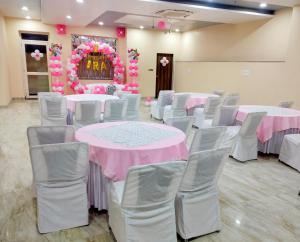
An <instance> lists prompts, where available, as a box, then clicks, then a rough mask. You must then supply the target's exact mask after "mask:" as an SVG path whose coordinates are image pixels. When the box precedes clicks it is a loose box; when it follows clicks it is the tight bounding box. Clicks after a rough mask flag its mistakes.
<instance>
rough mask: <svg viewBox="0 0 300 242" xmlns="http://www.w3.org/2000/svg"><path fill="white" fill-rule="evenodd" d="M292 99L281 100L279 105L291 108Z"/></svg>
mask: <svg viewBox="0 0 300 242" xmlns="http://www.w3.org/2000/svg"><path fill="white" fill-rule="evenodd" d="M293 104H294V102H293V101H283V102H280V103H279V107H281V108H291V107H292V106H293Z"/></svg>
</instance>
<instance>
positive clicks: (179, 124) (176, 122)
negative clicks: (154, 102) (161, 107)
mask: <svg viewBox="0 0 300 242" xmlns="http://www.w3.org/2000/svg"><path fill="white" fill-rule="evenodd" d="M165 124H166V125H169V126H173V127H175V128H177V129H180V130H181V131H182V132H184V133H185V134H186V136H189V134H190V132H191V129H192V125H193V117H190V116H186V117H175V118H168V119H167V120H166V122H165Z"/></svg>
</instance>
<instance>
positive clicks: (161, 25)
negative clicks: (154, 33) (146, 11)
mask: <svg viewBox="0 0 300 242" xmlns="http://www.w3.org/2000/svg"><path fill="white" fill-rule="evenodd" d="M166 27H167V24H166V22H165V21H164V20H160V21H158V22H157V28H158V29H160V30H164V29H166Z"/></svg>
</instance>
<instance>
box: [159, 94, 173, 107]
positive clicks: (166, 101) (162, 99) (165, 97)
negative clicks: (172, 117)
mask: <svg viewBox="0 0 300 242" xmlns="http://www.w3.org/2000/svg"><path fill="white" fill-rule="evenodd" d="M173 95H174V91H173V90H162V91H160V92H159V94H158V99H157V104H158V106H161V107H164V106H167V105H171V104H172V101H173Z"/></svg>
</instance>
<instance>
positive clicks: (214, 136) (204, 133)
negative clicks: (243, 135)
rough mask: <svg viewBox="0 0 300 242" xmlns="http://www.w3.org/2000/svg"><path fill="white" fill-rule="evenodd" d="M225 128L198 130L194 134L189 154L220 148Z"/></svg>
mask: <svg viewBox="0 0 300 242" xmlns="http://www.w3.org/2000/svg"><path fill="white" fill-rule="evenodd" d="M225 132H226V127H212V128H205V129H199V130H197V131H196V132H195V134H194V137H193V140H192V144H191V147H190V149H189V153H190V154H193V153H195V152H199V151H203V150H212V149H216V148H219V147H221V145H222V141H223V139H224V135H225Z"/></svg>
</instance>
